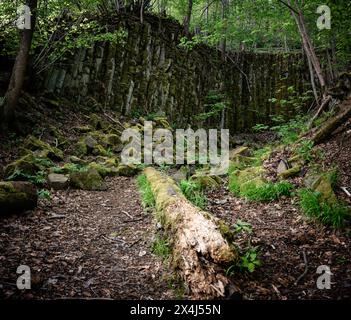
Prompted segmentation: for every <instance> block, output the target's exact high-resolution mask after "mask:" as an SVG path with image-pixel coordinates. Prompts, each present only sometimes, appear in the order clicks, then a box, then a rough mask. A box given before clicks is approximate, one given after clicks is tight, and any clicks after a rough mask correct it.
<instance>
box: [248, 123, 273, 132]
mask: <svg viewBox="0 0 351 320" xmlns="http://www.w3.org/2000/svg"><path fill="white" fill-rule="evenodd" d="M252 130H253V131H254V132H263V131H267V130H269V126H268V125H265V124H261V123H259V124H256V125H255V126H253V127H252Z"/></svg>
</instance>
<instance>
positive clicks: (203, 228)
mask: <svg viewBox="0 0 351 320" xmlns="http://www.w3.org/2000/svg"><path fill="white" fill-rule="evenodd" d="M144 173H145V175H146V177H147V179H148V181H149V183H150V186H151V189H152V191H153V193H154V196H155V200H156V209H157V211H158V212H159V213H160V216H161V218H160V220H161V223H162V224H163V226H164V227H165V229H166V230H167V232H168V233H169V235H170V237H171V238H172V239H171V242H172V245H173V264H174V267H175V268H177V269H178V270H180V274H181V275H182V277H183V279H184V280H185V282H186V283H187V285H188V288H189V291H190V296H191V297H192V298H193V299H204V298H205V299H213V298H217V297H223V296H224V292H225V287H226V285H227V284H229V280H228V279H227V277H225V275H224V273H223V268H222V267H223V265H225V264H228V263H231V262H233V261H235V259H236V258H237V254H236V252H235V250H234V249H233V248H231V247H230V246H229V244H228V242H227V241H226V239H225V238H224V237H223V236H222V234H221V232H220V227H219V225H220V223H219V220H218V219H216V218H215V217H213V216H212V215H211V214H209V213H207V212H204V211H201V209H199V208H198V207H196V206H194V205H193V204H191V203H190V202H189V201H188V200H187V199H186V198H185V197H184V196H183V194H182V193H181V191H180V189H179V188H178V186H177V185H176V183H175V182H174V180H173V179H171V178H170V177H167V176H165V175H163V174H161V173H160V172H158V171H157V170H155V169H153V168H146V169H145V170H144ZM221 266H222V267H221Z"/></svg>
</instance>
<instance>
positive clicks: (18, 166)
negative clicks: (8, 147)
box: [4, 153, 43, 180]
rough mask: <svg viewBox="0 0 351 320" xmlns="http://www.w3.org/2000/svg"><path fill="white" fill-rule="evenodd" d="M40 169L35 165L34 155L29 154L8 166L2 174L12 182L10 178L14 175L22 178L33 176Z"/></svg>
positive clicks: (40, 167)
mask: <svg viewBox="0 0 351 320" xmlns="http://www.w3.org/2000/svg"><path fill="white" fill-rule="evenodd" d="M42 169H43V167H42V166H41V165H39V164H38V163H37V161H36V158H35V157H34V155H33V154H32V153H30V154H27V155H25V156H24V157H21V158H20V159H17V160H15V161H13V162H11V163H10V164H8V165H7V166H6V167H5V169H4V174H5V177H6V178H8V179H10V180H12V178H11V177H13V176H14V175H15V174H16V173H17V174H21V175H22V176H34V175H35V174H36V173H37V172H38V171H40V170H42Z"/></svg>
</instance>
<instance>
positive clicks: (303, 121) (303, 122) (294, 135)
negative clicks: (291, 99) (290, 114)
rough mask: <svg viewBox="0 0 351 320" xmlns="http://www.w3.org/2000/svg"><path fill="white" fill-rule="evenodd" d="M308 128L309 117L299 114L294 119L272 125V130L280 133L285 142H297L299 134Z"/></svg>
mask: <svg viewBox="0 0 351 320" xmlns="http://www.w3.org/2000/svg"><path fill="white" fill-rule="evenodd" d="M307 129H308V127H307V117H302V116H297V117H296V118H295V119H292V120H290V121H289V122H287V123H283V124H280V125H277V126H274V127H272V130H274V131H276V132H277V133H278V134H279V136H280V138H281V141H282V142H283V143H284V144H291V143H294V142H296V141H297V140H298V138H299V136H300V135H301V134H302V133H304V132H306V131H307Z"/></svg>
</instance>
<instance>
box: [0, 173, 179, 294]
mask: <svg viewBox="0 0 351 320" xmlns="http://www.w3.org/2000/svg"><path fill="white" fill-rule="evenodd" d="M107 186H108V191H106V192H85V191H76V190H69V191H62V192H61V191H60V192H55V193H53V195H52V201H51V202H46V201H41V203H40V205H39V207H38V208H37V210H36V211H35V212H34V213H30V214H27V215H22V216H20V217H19V216H13V217H9V218H6V219H1V220H0V275H1V278H0V298H27V299H33V298H34V299H42V298H49V299H56V298H64V297H66V298H70V297H75V298H78V297H84V298H113V299H168V298H172V294H173V291H172V290H170V289H169V287H168V284H169V274H168V273H166V271H165V270H164V269H165V268H164V266H163V265H162V261H161V260H160V259H159V258H158V257H155V256H154V255H153V254H152V253H151V246H152V242H153V237H154V234H155V226H154V221H153V218H152V215H151V214H147V213H145V212H144V211H143V208H142V207H141V205H140V200H139V195H138V192H137V188H136V186H135V182H134V180H133V179H129V178H123V177H116V178H111V179H108V180H107ZM23 264H24V265H28V266H29V267H30V268H31V272H32V290H29V291H26V292H25V293H23V292H21V291H19V290H18V289H17V288H16V286H15V285H14V284H15V283H16V279H17V275H16V269H17V267H18V266H19V265H23Z"/></svg>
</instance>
